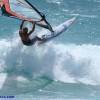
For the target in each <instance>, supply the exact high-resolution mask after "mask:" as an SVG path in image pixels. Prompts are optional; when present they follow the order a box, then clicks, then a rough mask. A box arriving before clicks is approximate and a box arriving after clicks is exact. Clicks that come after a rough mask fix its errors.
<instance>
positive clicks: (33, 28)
mask: <svg viewBox="0 0 100 100" xmlns="http://www.w3.org/2000/svg"><path fill="white" fill-rule="evenodd" d="M32 24H33V27H32V30H31V31H30V32H29V33H28V34H29V35H31V34H32V33H33V31H34V30H35V23H33V22H32Z"/></svg>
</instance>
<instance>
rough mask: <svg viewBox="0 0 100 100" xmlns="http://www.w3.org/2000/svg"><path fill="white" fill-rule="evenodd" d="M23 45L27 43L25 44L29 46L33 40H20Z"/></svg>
mask: <svg viewBox="0 0 100 100" xmlns="http://www.w3.org/2000/svg"><path fill="white" fill-rule="evenodd" d="M22 42H23V44H24V45H27V46H31V45H33V44H34V42H33V41H32V40H28V41H22Z"/></svg>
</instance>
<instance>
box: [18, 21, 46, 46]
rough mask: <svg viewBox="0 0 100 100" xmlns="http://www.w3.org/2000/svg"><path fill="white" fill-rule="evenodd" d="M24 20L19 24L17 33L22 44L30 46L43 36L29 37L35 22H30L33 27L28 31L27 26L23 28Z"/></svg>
mask: <svg viewBox="0 0 100 100" xmlns="http://www.w3.org/2000/svg"><path fill="white" fill-rule="evenodd" d="M24 22H25V20H24V21H22V23H21V25H20V30H19V35H20V37H21V40H22V42H23V44H24V45H27V46H31V45H33V44H34V43H35V42H36V41H43V40H44V39H45V38H39V37H38V36H35V37H34V38H33V39H30V37H29V36H30V35H31V34H32V33H33V31H34V29H35V23H34V22H31V23H32V24H33V27H32V30H31V31H30V32H28V28H27V27H24V28H23V24H24Z"/></svg>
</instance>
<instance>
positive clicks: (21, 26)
mask: <svg viewBox="0 0 100 100" xmlns="http://www.w3.org/2000/svg"><path fill="white" fill-rule="evenodd" d="M24 22H25V20H23V21H22V23H21V25H20V30H22V28H23V25H24Z"/></svg>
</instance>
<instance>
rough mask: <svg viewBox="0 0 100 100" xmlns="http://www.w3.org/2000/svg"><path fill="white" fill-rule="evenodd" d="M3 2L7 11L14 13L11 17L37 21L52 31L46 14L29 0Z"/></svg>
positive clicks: (5, 0)
mask: <svg viewBox="0 0 100 100" xmlns="http://www.w3.org/2000/svg"><path fill="white" fill-rule="evenodd" d="M3 2H4V4H5V8H6V11H8V13H9V14H11V15H12V16H11V17H16V18H19V19H22V20H27V21H33V22H36V24H37V25H39V26H41V27H44V28H47V29H49V30H51V31H52V27H51V25H50V24H49V23H48V22H47V21H46V19H45V15H44V14H43V13H41V12H40V11H39V10H38V9H37V8H36V7H34V6H33V5H32V4H31V3H30V2H29V1H28V0H3ZM8 9H9V10H8Z"/></svg>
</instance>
